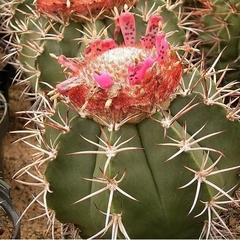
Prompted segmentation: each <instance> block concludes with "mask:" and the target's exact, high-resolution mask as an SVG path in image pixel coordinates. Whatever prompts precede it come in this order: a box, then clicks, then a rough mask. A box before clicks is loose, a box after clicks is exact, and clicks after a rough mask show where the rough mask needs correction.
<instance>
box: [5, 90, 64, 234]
mask: <svg viewBox="0 0 240 240" xmlns="http://www.w3.org/2000/svg"><path fill="white" fill-rule="evenodd" d="M21 93H22V87H20V86H17V85H14V86H11V88H10V97H9V108H10V123H9V129H8V130H9V132H11V131H16V130H19V129H22V128H23V125H24V124H25V120H24V119H21V118H18V117H20V116H19V115H18V117H17V116H16V114H15V113H16V112H18V111H24V110H27V109H29V106H30V102H29V101H27V100H26V99H25V100H24V99H21V100H20V95H21ZM22 136H23V134H18V133H8V134H7V135H6V136H5V138H4V140H3V146H4V164H5V169H4V180H5V181H6V182H7V183H8V184H9V185H10V187H11V197H12V201H13V205H14V207H15V209H16V211H17V212H18V213H22V212H23V211H24V209H25V208H26V207H27V206H28V205H29V204H30V203H31V201H32V200H33V195H36V194H37V193H38V192H39V190H40V189H39V188H37V187H32V186H26V185H23V184H20V183H17V182H16V181H13V180H11V179H12V176H13V175H14V174H15V173H16V172H17V171H18V170H19V169H21V168H22V167H23V166H26V165H27V163H29V162H30V161H31V155H32V154H33V153H34V152H33V150H32V149H31V148H30V147H28V146H27V145H26V144H25V143H23V142H21V141H20V142H17V143H13V142H14V141H15V140H17V139H19V138H20V137H22ZM33 143H34V141H33ZM21 180H26V178H25V177H24V176H23V177H22V178H21ZM43 212H44V211H43V210H42V208H41V207H40V205H39V204H37V203H35V204H33V205H32V206H31V207H30V208H29V210H28V211H27V212H26V214H25V215H24V216H23V218H22V220H21V238H23V239H30V238H31V239H33V238H34V239H43V238H52V235H51V233H46V229H47V219H46V217H42V218H40V219H37V220H31V221H29V219H31V218H35V217H37V216H39V215H41V214H43ZM59 231H60V224H56V229H55V232H59ZM58 236H59V234H58Z"/></svg>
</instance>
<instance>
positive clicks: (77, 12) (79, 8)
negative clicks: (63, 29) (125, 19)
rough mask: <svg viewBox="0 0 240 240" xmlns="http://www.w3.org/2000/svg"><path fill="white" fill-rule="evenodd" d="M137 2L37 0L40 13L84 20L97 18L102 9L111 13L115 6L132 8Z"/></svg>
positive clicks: (116, 0) (135, 0)
mask: <svg viewBox="0 0 240 240" xmlns="http://www.w3.org/2000/svg"><path fill="white" fill-rule="evenodd" d="M136 2H137V0H115V1H113V0H37V2H36V6H37V9H38V11H39V12H41V13H47V14H48V15H62V16H65V17H74V18H76V17H78V16H79V17H80V18H82V16H84V17H89V16H90V15H91V16H96V15H98V14H99V12H100V11H101V10H102V9H105V10H109V11H110V10H111V9H112V8H113V7H115V6H116V7H117V8H118V7H122V6H123V5H124V4H128V5H129V6H131V5H134V4H135V3H136ZM81 15H82V16H81Z"/></svg>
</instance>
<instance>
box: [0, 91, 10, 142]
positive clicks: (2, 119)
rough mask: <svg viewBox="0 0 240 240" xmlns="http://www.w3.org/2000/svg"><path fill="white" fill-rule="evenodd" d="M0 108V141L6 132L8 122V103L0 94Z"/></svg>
mask: <svg viewBox="0 0 240 240" xmlns="http://www.w3.org/2000/svg"><path fill="white" fill-rule="evenodd" d="M0 108H2V109H1V110H3V112H2V116H1V115H0V130H1V131H0V141H1V140H2V138H3V137H4V136H5V134H6V132H7V130H8V122H9V116H8V103H7V101H6V98H5V97H4V95H3V94H2V93H1V92H0Z"/></svg>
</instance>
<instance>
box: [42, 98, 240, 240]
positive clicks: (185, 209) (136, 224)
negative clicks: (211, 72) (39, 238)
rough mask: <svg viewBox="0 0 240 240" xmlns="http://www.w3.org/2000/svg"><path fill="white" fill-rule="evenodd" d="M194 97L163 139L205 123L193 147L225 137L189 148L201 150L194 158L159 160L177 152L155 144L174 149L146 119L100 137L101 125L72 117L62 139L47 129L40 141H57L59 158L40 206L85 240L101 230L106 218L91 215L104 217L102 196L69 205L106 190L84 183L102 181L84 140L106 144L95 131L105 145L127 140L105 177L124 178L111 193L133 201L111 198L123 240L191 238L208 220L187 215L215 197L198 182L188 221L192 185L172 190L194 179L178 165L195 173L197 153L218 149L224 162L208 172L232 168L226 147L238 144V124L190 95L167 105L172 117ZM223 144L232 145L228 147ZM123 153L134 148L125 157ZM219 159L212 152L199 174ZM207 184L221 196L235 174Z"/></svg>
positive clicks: (235, 152)
mask: <svg viewBox="0 0 240 240" xmlns="http://www.w3.org/2000/svg"><path fill="white" fill-rule="evenodd" d="M195 96H197V97H196V98H195V100H194V102H200V104H199V105H198V106H196V107H195V108H194V109H192V110H191V112H190V111H189V112H188V113H186V114H184V115H183V116H182V117H181V118H179V119H178V120H177V121H176V122H175V123H174V124H173V125H172V126H171V127H170V128H169V129H168V130H167V136H169V137H172V138H174V139H178V140H181V139H182V125H183V123H184V122H185V123H186V126H187V138H189V137H191V136H192V135H193V134H194V133H195V132H196V131H197V130H199V129H200V128H201V127H202V126H203V124H205V123H206V126H205V128H204V129H203V130H202V131H201V132H200V133H199V134H198V135H197V136H196V137H195V138H194V140H197V139H199V138H201V137H203V136H206V135H208V134H211V133H214V132H218V131H221V130H223V129H224V130H226V131H225V132H223V133H221V134H220V135H216V136H213V137H211V138H207V139H205V140H203V141H201V142H199V143H197V144H196V145H195V146H193V148H200V150H199V151H192V150H189V151H187V152H183V153H181V154H179V155H178V156H177V157H176V158H174V159H172V160H170V161H168V162H166V160H167V159H169V158H170V157H171V156H173V155H174V154H175V153H176V152H177V151H179V148H176V147H166V146H160V145H158V144H162V143H166V142H168V143H173V142H172V141H171V140H169V139H168V138H164V128H163V127H162V125H161V124H159V123H158V122H156V121H153V120H152V119H146V120H143V121H142V122H140V123H139V124H137V125H135V124H127V125H124V126H122V127H121V128H120V130H118V131H114V132H109V131H108V130H107V129H106V128H104V129H102V130H101V129H100V126H99V125H98V124H97V123H96V122H94V121H92V120H87V119H81V118H79V117H74V118H73V119H72V120H71V121H70V129H71V130H70V131H69V132H68V133H60V134H59V135H57V133H56V131H57V130H56V129H49V130H48V131H47V134H49V135H54V136H57V137H56V139H55V141H54V145H56V146H57V145H58V155H57V157H56V159H54V160H53V161H51V162H49V163H48V166H47V169H46V179H47V181H48V182H49V184H50V189H51V190H52V191H53V193H49V194H48V195H47V203H48V206H49V207H50V208H52V209H53V210H55V212H56V217H57V218H58V219H59V220H60V221H62V222H64V223H68V222H72V223H75V224H76V225H77V226H79V228H80V229H81V233H82V237H84V238H85V237H87V238H89V237H91V236H93V235H94V234H95V233H97V232H99V231H100V230H101V229H102V228H104V223H105V218H106V216H104V215H103V214H102V213H100V212H99V210H98V209H97V208H99V209H100V210H101V211H103V212H106V210H107V204H108V201H109V196H110V191H109V190H106V191H103V192H102V193H99V194H97V195H96V196H93V197H92V198H89V199H86V200H84V201H82V202H79V203H76V204H73V203H74V202H76V201H78V200H79V199H82V198H84V197H86V196H88V195H90V194H92V193H94V192H96V191H98V190H99V189H102V188H104V187H106V184H102V183H97V182H96V183H95V182H92V181H87V180H85V179H84V178H89V179H94V178H102V177H103V176H102V172H101V169H102V170H103V169H104V165H105V163H106V160H107V158H108V157H107V156H106V154H97V152H96V151H99V152H102V148H101V147H98V146H97V145H94V144H92V143H90V142H89V141H93V142H94V143H95V144H99V145H100V146H103V143H102V142H101V141H99V139H102V140H103V141H104V142H106V139H105V136H103V134H101V131H104V133H105V134H106V136H107V139H108V141H109V142H108V144H111V145H112V146H113V145H114V143H115V142H116V140H117V139H118V138H119V137H121V139H120V141H119V142H118V144H117V145H120V144H121V143H123V142H124V141H127V140H129V139H131V138H132V137H133V138H132V139H131V140H129V142H127V143H125V144H124V145H123V146H122V147H121V148H122V149H123V151H122V152H119V153H117V154H116V156H114V157H113V158H112V159H111V161H110V163H109V166H108V168H107V171H106V174H107V176H109V177H110V178H113V177H114V176H116V175H118V177H117V179H120V178H121V176H122V174H123V173H124V172H125V171H126V176H125V177H124V179H123V180H122V181H121V182H120V183H119V185H118V186H119V187H120V188H121V189H122V190H123V191H125V192H126V193H127V194H130V195H131V196H132V197H134V198H136V199H137V200H138V201H134V200H133V199H130V198H129V197H127V196H124V195H123V194H122V193H119V192H118V191H117V190H116V191H114V196H113V201H112V204H111V213H112V214H113V213H118V214H120V213H122V222H123V224H124V226H125V228H126V231H127V233H128V234H129V236H130V237H131V238H196V237H198V236H199V235H200V233H201V230H202V227H203V222H204V220H206V219H208V216H207V212H205V213H204V214H203V215H201V216H200V217H197V218H195V217H194V216H195V215H197V214H199V213H200V212H201V211H202V210H203V208H204V204H203V203H202V202H201V201H206V202H207V201H211V199H212V198H213V197H214V195H216V193H217V191H216V189H214V188H212V187H210V186H208V185H207V184H205V183H202V185H201V191H200V194H199V197H198V200H197V204H196V206H195V207H194V210H193V211H192V212H191V213H190V214H189V215H188V213H189V211H190V208H191V206H192V204H193V200H194V197H195V193H196V185H197V184H196V182H195V183H193V184H192V185H190V186H189V187H186V188H183V189H178V188H179V187H181V186H183V185H185V184H186V183H188V182H189V181H190V180H192V179H193V178H194V173H192V172H190V171H188V170H186V169H185V168H184V166H186V167H189V168H192V169H194V170H197V171H198V170H199V169H200V167H201V164H202V162H203V159H204V157H206V156H204V155H203V151H202V150H201V148H203V147H208V148H212V149H216V150H219V151H220V150H221V149H224V152H223V153H224V155H225V157H226V158H224V157H223V158H222V159H221V160H220V161H219V163H218V164H217V166H216V168H214V170H213V171H217V170H220V169H226V168H229V167H233V166H237V165H238V164H239V163H238V161H239V160H238V156H239V148H238V147H235V148H234V147H233V146H234V145H235V143H234V142H239V140H240V139H239V138H240V137H239V136H240V132H239V131H240V126H239V123H238V122H230V121H229V120H227V119H226V118H225V116H226V112H225V110H224V109H223V108H222V107H220V106H206V105H204V104H202V102H201V97H199V94H197V93H193V94H191V95H189V96H188V97H184V98H183V97H178V98H176V99H175V100H174V101H173V102H172V104H171V106H170V110H171V112H172V115H174V114H176V113H177V112H178V111H180V110H181V109H182V108H183V106H185V105H187V104H188V103H189V102H190V101H191V100H192V99H193V98H194V97H195ZM59 107H62V106H59ZM64 111H66V109H65V110H61V114H63V115H64ZM153 118H155V119H157V120H159V121H161V119H162V116H161V114H159V113H157V114H156V115H154V116H153ZM203 119H204V122H203ZM216 121H217V123H216ZM57 132H58V131H57ZM81 136H82V137H81ZM83 137H84V138H86V139H88V140H89V141H86V140H85V139H84V138H83ZM97 137H99V139H98V138H97ZM73 139H74V142H73ZM229 139H232V141H233V142H231V143H230V142H229ZM228 146H229V147H228ZM128 147H129V148H136V149H135V150H134V149H132V150H129V151H127V148H128ZM121 148H119V149H121ZM124 149H126V150H124ZM81 151H82V153H84V151H89V152H91V151H92V152H95V153H92V154H91V153H88V154H80V152H81ZM74 152H79V154H77V155H70V154H71V153H74ZM205 154H206V153H205ZM218 157H219V155H218V154H216V153H214V152H211V153H210V154H209V158H208V160H207V163H206V167H205V169H206V168H207V167H209V166H211V165H212V164H213V163H214V162H215V161H216V159H217V158H218ZM207 179H208V180H209V181H211V182H212V183H214V184H216V185H217V186H219V188H221V189H224V191H226V190H229V189H231V188H232V187H233V186H234V185H235V184H237V183H238V181H239V177H238V176H237V174H236V173H235V171H227V172H223V173H219V174H216V175H213V176H209V177H207ZM229 194H231V193H229ZM223 199H225V200H226V197H225V196H224V197H223ZM95 205H96V206H97V208H96V206H95ZM173 226H174V227H173ZM109 232H111V231H110V230H109ZM109 234H110V233H109ZM104 237H107V238H109V237H110V235H108V234H107V235H105V236H104Z"/></svg>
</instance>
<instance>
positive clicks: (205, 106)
mask: <svg viewBox="0 0 240 240" xmlns="http://www.w3.org/2000/svg"><path fill="white" fill-rule="evenodd" d="M146 2H148V4H149V5H148V6H149V11H146V9H145V8H144V6H146V5H145V1H140V2H139V5H138V6H137V9H129V8H128V7H127V6H125V7H124V11H122V12H118V11H117V10H116V9H115V10H114V13H115V16H114V17H113V18H112V17H110V18H108V19H105V22H106V23H108V24H109V23H111V22H112V19H113V20H114V21H115V24H116V28H115V32H114V33H113V31H114V30H113V29H112V26H110V27H108V25H107V26H105V28H104V30H103V29H102V30H101V28H100V33H98V32H96V31H95V30H96V29H99V28H98V27H96V28H95V27H93V31H92V32H91V29H90V30H89V29H87V34H86V33H85V34H86V35H87V37H83V36H82V35H81V40H86V39H87V38H90V39H91V38H92V39H91V41H90V43H89V44H88V45H87V46H85V45H84V44H83V45H82V44H81V46H79V45H76V46H77V49H78V51H76V52H77V54H78V53H83V54H82V55H81V58H80V57H79V58H76V56H74V57H75V59H72V56H69V55H67V54H65V53H64V52H61V51H59V52H56V51H52V52H51V50H52V49H51V48H50V50H49V49H48V50H46V46H47V45H48V44H49V45H51V41H46V43H45V48H44V51H45V50H46V51H47V53H51V56H52V57H54V58H56V59H54V58H52V57H51V56H50V57H51V58H49V61H47V62H46V64H48V65H49V68H50V69H51V71H52V72H51V74H49V75H48V73H43V70H40V69H38V70H40V72H41V75H40V76H41V78H42V79H43V81H45V78H44V76H46V82H47V84H48V85H49V86H50V85H52V87H51V88H52V89H53V91H50V92H49V95H50V100H53V102H48V100H46V99H45V100H44V101H46V102H48V105H47V106H48V107H47V108H37V110H34V109H32V110H30V111H29V112H28V114H29V117H28V121H29V123H30V124H32V123H33V124H34V128H31V126H26V130H24V131H23V133H25V134H27V136H24V137H23V138H22V141H24V142H26V143H27V144H28V145H29V146H30V147H32V148H34V149H35V150H36V151H37V153H36V154H35V155H34V156H33V160H34V161H33V162H32V163H31V164H29V165H28V166H25V167H23V168H22V169H20V170H19V171H18V172H17V173H16V175H15V176H14V179H15V180H16V181H19V182H22V181H21V176H22V174H28V175H29V176H31V177H32V178H33V180H34V183H32V184H34V185H38V186H40V187H42V188H43V190H42V191H41V192H40V193H39V194H38V195H37V196H36V197H35V198H34V201H39V199H40V197H42V202H43V206H44V208H45V210H46V215H47V217H48V219H49V220H50V221H49V222H50V224H53V223H54V220H53V217H55V216H56V218H57V219H58V220H59V221H61V222H62V223H72V224H74V225H75V226H77V227H78V228H79V229H80V235H81V237H82V238H98V237H103V238H113V239H116V238H117V237H118V238H123V237H124V238H126V239H129V238H130V237H131V238H196V237H199V236H200V238H203V237H206V238H210V237H211V238H220V237H232V238H234V233H232V232H231V231H230V230H229V228H228V226H227V225H226V223H225V222H224V221H223V219H222V217H221V211H226V210H227V209H226V208H227V204H228V203H233V204H235V205H237V206H238V200H235V199H234V197H233V192H234V190H235V189H236V188H237V187H238V183H239V176H238V174H237V170H238V169H239V167H240V166H239V154H240V149H239V147H238V143H239V142H240V125H239V124H240V123H239V109H238V107H234V105H235V104H234V103H236V102H237V101H238V99H239V89H235V90H233V89H232V88H233V87H235V85H236V84H235V83H230V84H228V85H226V86H223V87H220V81H221V79H222V77H223V76H224V74H225V71H223V74H222V76H221V78H220V79H217V78H216V72H214V70H213V69H214V67H215V65H216V64H217V61H218V59H219V58H220V57H221V55H219V56H218V58H217V59H216V61H215V62H214V63H213V65H212V66H211V68H210V69H208V71H206V70H205V69H203V66H202V64H201V63H202V62H201V61H199V62H197V63H196V61H195V52H196V49H193V48H191V47H187V46H186V45H184V46H181V45H182V44H183V43H184V40H185V34H184V32H183V29H181V28H179V26H180V27H182V26H183V25H181V24H182V22H181V23H180V22H178V21H179V20H178V19H177V17H176V15H174V13H173V12H172V11H171V9H173V8H174V7H177V6H178V4H177V3H175V5H174V4H173V5H169V3H167V4H165V5H164V4H162V5H161V3H163V2H162V1H157V3H159V5H161V6H162V8H157V7H156V5H154V4H153V3H154V1H146ZM151 6H153V8H151ZM140 7H141V8H140ZM139 8H140V9H141V10H142V13H143V15H141V16H140V13H141V11H139ZM133 12H135V14H134V13H133ZM169 16H171V21H169V20H168V19H169V18H168V17H169ZM40 19H41V18H40ZM143 20H145V21H146V24H145V22H144V21H143ZM46 21H47V20H46ZM71 24H76V25H79V26H81V24H80V23H76V22H71V23H70V25H67V26H65V27H66V28H67V27H68V26H71ZM98 24H99V21H97V20H95V22H94V24H93V25H91V26H96V25H98ZM56 25H57V24H56ZM76 25H75V26H76ZM145 25H146V26H145ZM54 26H55V25H54ZM61 27H64V26H62V25H61ZM143 27H144V28H145V29H146V30H145V31H143ZM76 32H77V31H76ZM120 32H121V33H122V34H121V35H120V37H117V33H118V34H120ZM111 33H112V35H110V34H111ZM81 34H84V33H83V31H82V32H81ZM89 35H90V36H89ZM102 35H103V36H104V37H105V38H104V37H103V36H102ZM99 36H101V38H100V37H99ZM128 36H133V38H130V39H129V38H128ZM135 36H136V37H135ZM121 38H122V39H123V42H122V43H119V42H120V41H121ZM49 40H50V39H49ZM73 46H75V45H73ZM65 47H66V50H65V51H67V46H65ZM76 52H73V53H74V55H75V54H76ZM47 55H49V54H47ZM66 55H67V56H66ZM41 56H43V53H42V55H41ZM77 56H78V55H77ZM44 59H45V58H44ZM26 60H27V58H26ZM40 62H41V61H39V63H40ZM34 64H35V59H34ZM34 64H32V65H31V66H33V65H34ZM58 65H59V66H58ZM60 65H63V66H64V67H65V71H64V73H65V75H66V78H67V80H65V81H63V82H61V80H62V78H63V76H65V75H64V74H62V75H61V77H60V75H59V74H61V72H62V68H61V66H60ZM39 66H40V65H39ZM55 66H58V67H55ZM45 74H46V75H45ZM58 77H59V78H58ZM31 79H32V78H31ZM48 79H50V80H49V82H48ZM59 82H60V83H59ZM56 83H58V84H56ZM34 86H37V89H39V86H38V84H37V85H34ZM227 98H228V99H230V100H229V101H228V102H226V99H227ZM41 107H43V106H41ZM31 137H36V138H37V141H38V142H37V143H38V144H37V145H32V144H31V143H30V142H28V141H27V139H28V138H31ZM23 183H24V184H31V183H28V182H23Z"/></svg>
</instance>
